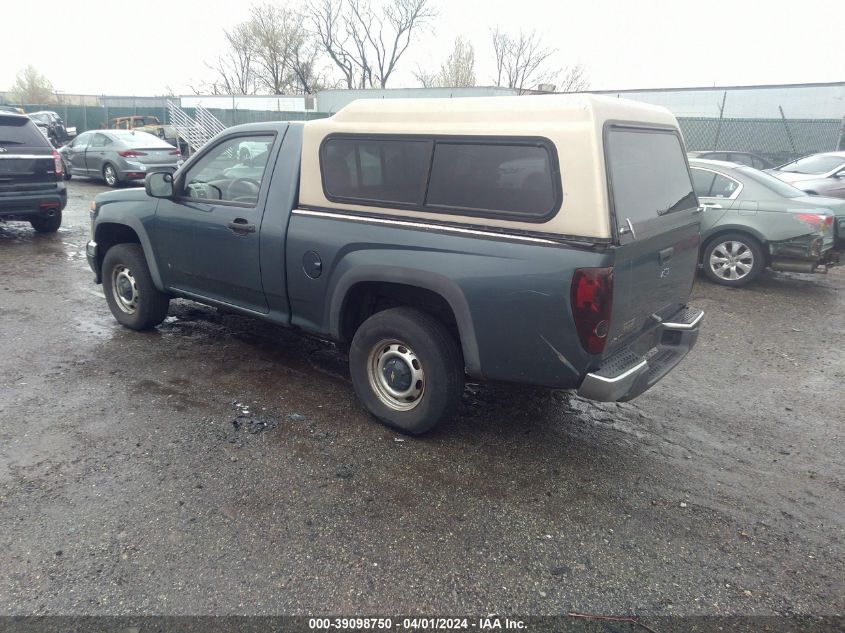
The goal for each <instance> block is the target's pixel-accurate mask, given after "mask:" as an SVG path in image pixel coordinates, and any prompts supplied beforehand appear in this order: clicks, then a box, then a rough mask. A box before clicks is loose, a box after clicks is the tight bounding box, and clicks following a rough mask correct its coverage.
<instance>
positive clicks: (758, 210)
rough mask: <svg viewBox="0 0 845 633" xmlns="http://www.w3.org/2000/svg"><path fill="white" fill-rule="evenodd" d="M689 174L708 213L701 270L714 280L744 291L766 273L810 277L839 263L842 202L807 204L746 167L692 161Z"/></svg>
mask: <svg viewBox="0 0 845 633" xmlns="http://www.w3.org/2000/svg"><path fill="white" fill-rule="evenodd" d="M690 169H691V171H692V180H693V183H694V184H695V192H696V194H697V195H698V198H699V200H700V201H701V203H702V205H703V206H704V208H705V213H704V218H703V219H702V221H701V266H702V269H703V271H704V273H705V275H706V276H707V277H708V278H709V279H710V280H712V281H715V282H716V283H719V284H723V285H726V286H744V285H746V284H748V283H750V282H751V281H753V280H754V278H755V277H756V276H757V275H759V274H760V272H761V271H762V270H763V268H765V267H766V266H768V267H770V268H771V269H772V270H780V271H787V272H801V273H812V272H814V271H816V270H817V269H818V268H819V267H820V266H823V267H824V266H827V265H831V264H833V263H835V262H836V261H837V260H838V253H837V252H836V251H835V250H834V246H835V243H834V240H835V230H836V228H835V224H836V220H838V223H839V225H840V226H841V227H842V232H841V234H842V235H843V236H845V201H842V200H834V199H831V198H821V197H816V196H808V195H807V194H806V193H804V192H803V191H801V190H800V189H796V188H795V187H793V186H791V185H789V184H787V183H785V182H783V181H781V180H778V179H777V178H775V177H774V176H770V175H769V174H767V173H765V172H762V171H759V170H757V169H754V168H753V167H748V166H746V165H737V164H736V163H726V162H722V161H712V160H699V159H692V160H690ZM825 270H826V268H825Z"/></svg>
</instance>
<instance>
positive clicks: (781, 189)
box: [736, 167, 807, 198]
mask: <svg viewBox="0 0 845 633" xmlns="http://www.w3.org/2000/svg"><path fill="white" fill-rule="evenodd" d="M736 170H737V171H738V172H739V173H741V174H742V175H743V176H745V177H746V178H748V179H749V180H753V181H754V182H756V183H758V184H760V185H763V186H764V187H765V188H766V189H768V190H769V191H772V192H774V193H776V194H777V195H779V196H782V197H784V198H798V197H800V196H806V195H807V193H806V192H804V191H801V190H800V189H798V188H797V187H793V186H792V185H790V184H789V183H785V182H784V181H782V180H781V179H780V178H775V177H774V176H771V175H769V174H767V173H765V172H762V171H759V170H757V169H753V168H751V167H737V169H736Z"/></svg>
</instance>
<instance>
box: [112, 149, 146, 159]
mask: <svg viewBox="0 0 845 633" xmlns="http://www.w3.org/2000/svg"><path fill="white" fill-rule="evenodd" d="M118 154H120V155H121V156H123V157H124V158H135V157H136V156H146V155H147V152H139V151H138V150H137V149H125V150H123V151H122V152H118Z"/></svg>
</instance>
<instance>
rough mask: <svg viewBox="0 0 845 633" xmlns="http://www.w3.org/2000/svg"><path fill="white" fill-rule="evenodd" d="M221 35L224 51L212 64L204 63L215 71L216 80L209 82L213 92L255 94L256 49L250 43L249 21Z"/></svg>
mask: <svg viewBox="0 0 845 633" xmlns="http://www.w3.org/2000/svg"><path fill="white" fill-rule="evenodd" d="M223 35H224V37H225V38H226V45H227V49H226V52H225V53H223V54H222V55H220V56H219V57H218V58H217V62H216V63H215V64H214V65H211V64H206V65H207V66H208V67H209V68H211V69H212V70H214V71H216V80H215V81H214V82H212V84H210V87H211V89H212V92H213V94H229V95H249V94H255V91H256V88H257V86H256V76H255V67H254V66H255V55H256V49H255V47H254V46H253V43H252V25H251V23H250V22H242V23H241V24H238V25H237V26H235V28H233V29H232V30H231V31H223Z"/></svg>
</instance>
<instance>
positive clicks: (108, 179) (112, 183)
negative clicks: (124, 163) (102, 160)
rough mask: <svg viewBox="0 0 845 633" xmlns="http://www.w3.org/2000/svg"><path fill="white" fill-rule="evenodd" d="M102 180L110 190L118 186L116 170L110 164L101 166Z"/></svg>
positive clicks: (118, 180)
mask: <svg viewBox="0 0 845 633" xmlns="http://www.w3.org/2000/svg"><path fill="white" fill-rule="evenodd" d="M112 174H114V177H113V178H112ZM103 180H104V181H105V183H106V185H107V186H109V187H111V188H112V189H114V188H116V187H119V186H120V176H118V175H117V169H115V166H114V165H112V164H111V163H106V164H105V165H103Z"/></svg>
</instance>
